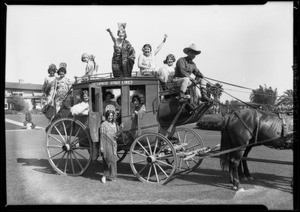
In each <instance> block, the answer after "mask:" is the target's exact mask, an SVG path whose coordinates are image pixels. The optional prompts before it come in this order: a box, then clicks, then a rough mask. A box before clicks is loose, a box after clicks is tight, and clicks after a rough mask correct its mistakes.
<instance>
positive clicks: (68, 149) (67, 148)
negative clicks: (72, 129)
mask: <svg viewBox="0 0 300 212" xmlns="http://www.w3.org/2000/svg"><path fill="white" fill-rule="evenodd" d="M62 149H63V150H64V151H70V149H71V148H70V144H65V145H63V146H62Z"/></svg>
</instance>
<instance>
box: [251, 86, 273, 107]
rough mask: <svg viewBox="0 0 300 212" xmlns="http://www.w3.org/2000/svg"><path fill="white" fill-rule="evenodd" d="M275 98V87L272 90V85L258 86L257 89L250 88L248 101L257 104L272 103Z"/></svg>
mask: <svg viewBox="0 0 300 212" xmlns="http://www.w3.org/2000/svg"><path fill="white" fill-rule="evenodd" d="M276 98H277V88H275V89H274V90H273V89H272V87H269V88H267V86H266V85H265V87H263V86H261V85H260V86H259V88H258V89H256V90H252V93H251V95H250V101H251V102H254V103H258V104H266V105H274V104H275V101H276Z"/></svg>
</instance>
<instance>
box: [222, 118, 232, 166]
mask: <svg viewBox="0 0 300 212" xmlns="http://www.w3.org/2000/svg"><path fill="white" fill-rule="evenodd" d="M228 121H229V116H225V118H224V121H223V123H222V125H221V144H220V151H223V150H227V149H230V148H231V145H230V144H231V141H230V138H229V135H228V131H227V124H228ZM229 160H230V158H229V153H227V154H222V155H220V165H221V169H222V170H223V171H225V170H229Z"/></svg>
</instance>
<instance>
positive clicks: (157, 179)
mask: <svg viewBox="0 0 300 212" xmlns="http://www.w3.org/2000/svg"><path fill="white" fill-rule="evenodd" d="M153 168H154V172H155V176H156V181H157V182H158V183H159V178H158V174H157V170H156V166H155V164H153Z"/></svg>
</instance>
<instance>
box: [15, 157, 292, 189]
mask: <svg viewBox="0 0 300 212" xmlns="http://www.w3.org/2000/svg"><path fill="white" fill-rule="evenodd" d="M17 162H18V163H20V164H22V165H23V166H33V167H35V168H33V170H34V171H37V172H42V173H45V174H58V173H57V172H56V171H55V170H54V169H53V167H52V166H51V164H50V163H49V161H48V160H47V159H36V158H17ZM36 167H38V168H36ZM117 169H118V178H121V179H124V180H129V181H139V180H138V179H137V177H136V176H135V175H134V174H133V172H132V170H131V167H130V164H129V163H125V162H124V163H123V162H121V163H119V164H118V168H117ZM99 173H100V174H102V173H103V163H102V161H101V159H100V158H98V160H97V161H93V162H91V164H90V166H89V167H88V169H87V170H86V171H85V172H84V173H83V174H82V175H81V177H85V178H89V179H93V180H99ZM252 176H253V177H254V180H251V181H249V180H248V181H241V183H242V185H244V187H254V186H255V185H257V186H262V187H266V188H270V189H276V190H280V191H283V192H289V193H293V189H292V187H291V181H292V177H286V176H280V175H274V174H267V173H252ZM176 179H180V180H183V181H190V182H192V183H196V184H203V185H210V186H215V187H220V188H225V189H230V190H231V189H232V185H231V183H230V182H229V173H228V172H227V171H226V172H224V171H222V170H215V169H199V168H198V169H196V170H194V171H191V172H183V173H180V172H176V173H175V174H174V176H173V177H172V179H171V180H170V181H169V182H168V183H167V184H166V185H168V184H171V183H172V181H175V180H176ZM172 186H177V185H176V183H175V185H174V183H173V184H172ZM178 186H179V185H178Z"/></svg>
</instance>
